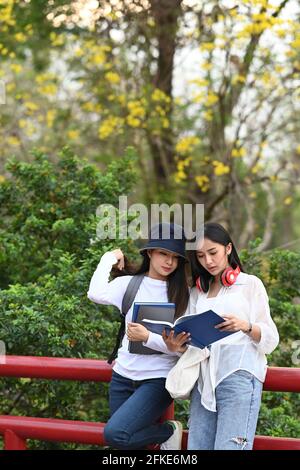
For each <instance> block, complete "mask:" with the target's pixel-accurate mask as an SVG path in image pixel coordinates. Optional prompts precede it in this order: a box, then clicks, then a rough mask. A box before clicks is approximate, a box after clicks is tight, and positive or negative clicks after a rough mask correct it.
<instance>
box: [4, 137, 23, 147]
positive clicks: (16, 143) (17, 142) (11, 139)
mask: <svg viewBox="0 0 300 470" xmlns="http://www.w3.org/2000/svg"><path fill="white" fill-rule="evenodd" d="M7 143H8V144H9V145H12V146H13V147H18V146H19V145H20V143H21V142H20V140H19V139H18V138H17V137H14V136H9V137H8V138H7Z"/></svg>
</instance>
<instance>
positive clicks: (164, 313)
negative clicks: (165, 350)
mask: <svg viewBox="0 0 300 470" xmlns="http://www.w3.org/2000/svg"><path fill="white" fill-rule="evenodd" d="M174 317H175V304H174V303H171V302H134V304H133V312H132V320H131V321H132V322H133V323H141V324H143V320H144V318H147V319H148V320H156V321H166V322H170V323H173V322H174ZM144 326H146V325H144ZM128 350H129V352H131V353H133V354H162V353H161V352H160V351H156V350H154V349H151V348H147V346H144V345H143V342H142V341H129V347H128Z"/></svg>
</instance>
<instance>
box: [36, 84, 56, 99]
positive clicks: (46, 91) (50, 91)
mask: <svg viewBox="0 0 300 470" xmlns="http://www.w3.org/2000/svg"><path fill="white" fill-rule="evenodd" d="M37 90H38V92H39V93H41V94H42V95H50V96H51V95H52V96H53V95H55V94H56V92H57V86H56V85H54V83H48V84H47V85H43V86H40V87H38V89H37Z"/></svg>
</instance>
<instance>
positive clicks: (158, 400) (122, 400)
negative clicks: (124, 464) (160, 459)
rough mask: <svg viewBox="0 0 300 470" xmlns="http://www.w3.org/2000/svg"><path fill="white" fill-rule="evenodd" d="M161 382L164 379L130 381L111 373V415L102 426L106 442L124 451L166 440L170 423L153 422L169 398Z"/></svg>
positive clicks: (170, 433) (163, 382)
mask: <svg viewBox="0 0 300 470" xmlns="http://www.w3.org/2000/svg"><path fill="white" fill-rule="evenodd" d="M165 382H166V379H165V378H158V379H147V380H139V381H136V380H130V379H127V378H125V377H122V376H121V375H119V374H117V373H116V372H113V374H112V380H111V383H110V393H109V406H110V412H111V418H110V419H109V421H108V422H107V424H106V426H105V428H104V437H105V440H106V442H107V444H108V445H110V446H112V447H114V448H117V449H124V450H130V449H141V448H144V447H145V446H147V445H150V444H161V443H162V442H165V441H166V440H167V439H169V437H170V436H171V435H172V434H173V428H172V426H171V425H170V424H168V423H163V424H159V423H158V422H157V421H158V419H159V418H160V416H161V415H162V413H163V412H164V411H165V410H166V408H167V407H168V406H169V405H170V404H171V403H172V401H173V400H172V398H171V396H170V394H169V393H168V392H167V390H166V389H165Z"/></svg>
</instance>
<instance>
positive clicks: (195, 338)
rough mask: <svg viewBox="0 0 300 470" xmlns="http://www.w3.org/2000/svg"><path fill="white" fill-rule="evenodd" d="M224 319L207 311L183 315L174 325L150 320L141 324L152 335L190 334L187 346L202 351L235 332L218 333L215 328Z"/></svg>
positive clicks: (145, 319)
mask: <svg viewBox="0 0 300 470" xmlns="http://www.w3.org/2000/svg"><path fill="white" fill-rule="evenodd" d="M224 321H225V320H224V318H222V317H220V316H219V315H217V314H216V313H215V312H214V311H213V310H207V311H206V312H203V313H195V314H193V315H185V316H183V317H180V318H178V319H177V320H176V321H175V322H174V323H172V322H168V321H157V320H153V319H150V318H144V320H143V321H142V324H143V325H144V326H145V327H146V328H147V329H148V330H149V331H152V332H153V333H157V334H159V335H162V332H163V331H164V330H165V331H166V333H167V334H168V335H169V334H170V331H171V330H174V331H175V333H176V334H178V333H182V332H183V331H185V332H186V333H190V335H191V336H190V341H189V342H188V344H190V345H192V346H195V347H197V348H200V349H203V348H205V347H206V346H209V345H210V344H212V343H214V342H215V341H219V340H220V339H222V338H226V336H229V335H232V334H234V333H236V332H231V331H220V330H219V329H217V328H215V326H216V325H218V324H219V323H222V322H224Z"/></svg>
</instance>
